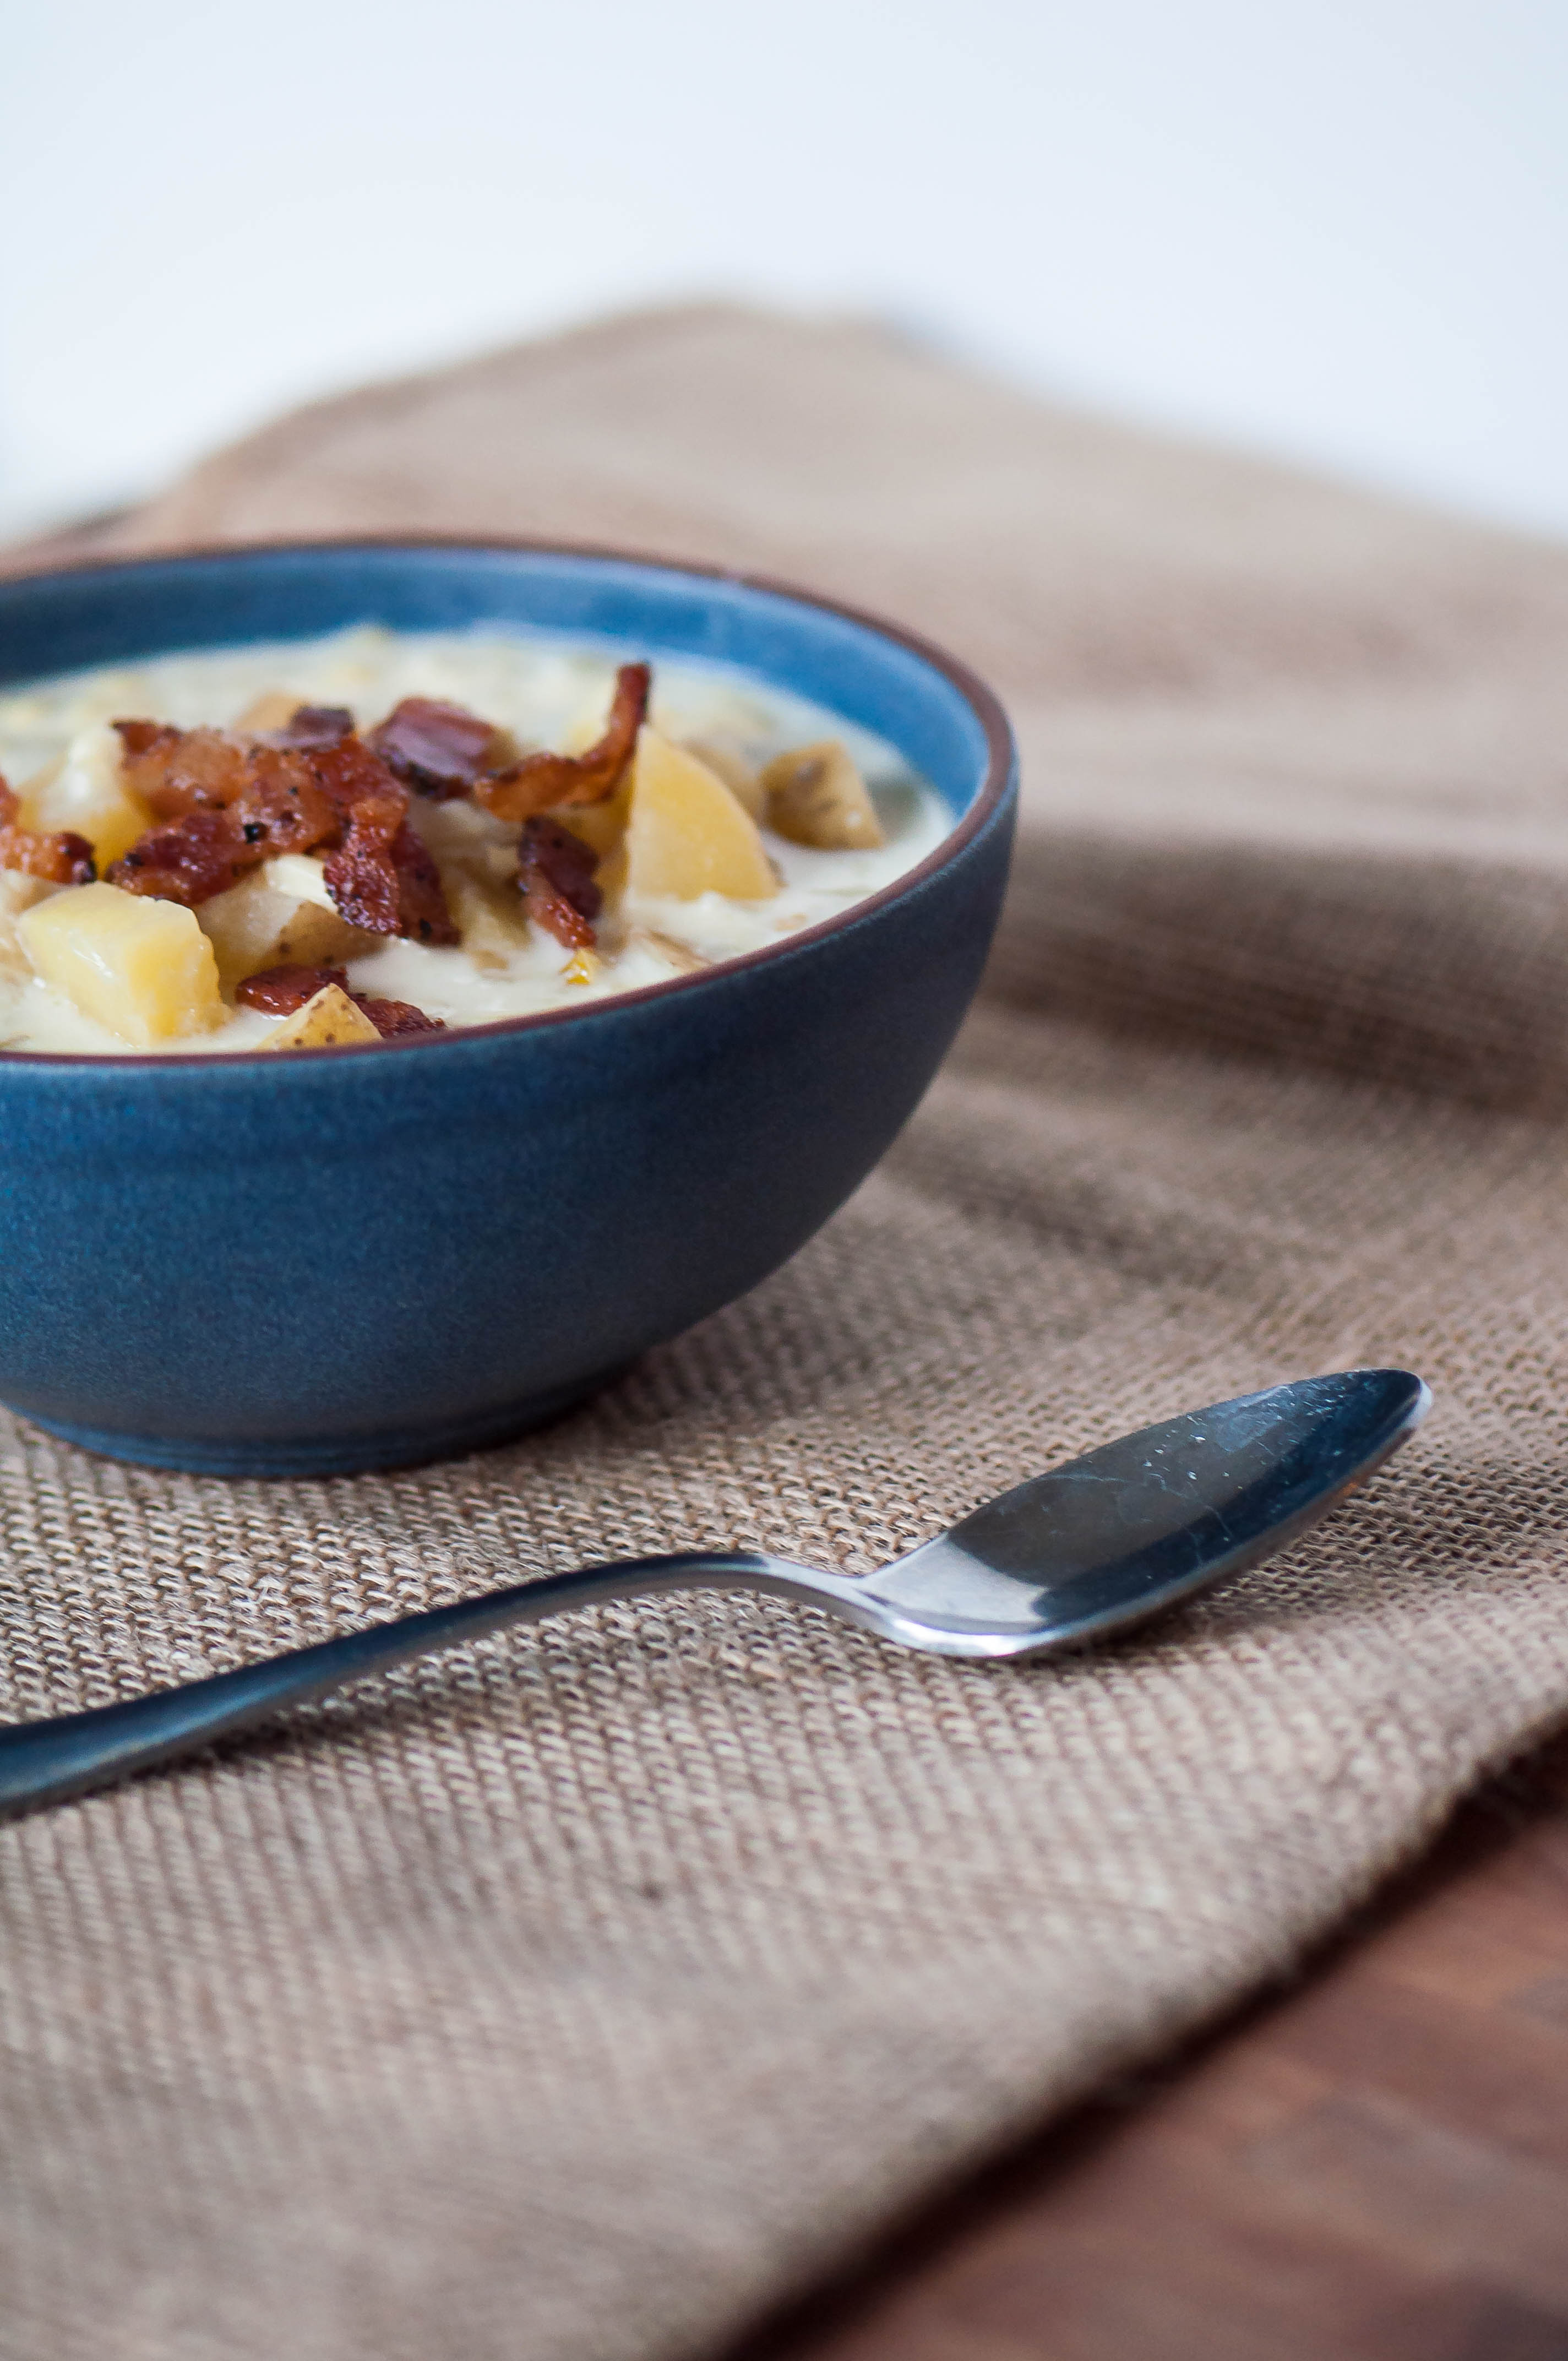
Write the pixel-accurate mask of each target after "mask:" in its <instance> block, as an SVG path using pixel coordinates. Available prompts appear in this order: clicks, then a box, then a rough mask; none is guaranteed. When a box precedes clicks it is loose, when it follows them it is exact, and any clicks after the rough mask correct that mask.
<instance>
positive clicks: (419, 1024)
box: [235, 967, 446, 1041]
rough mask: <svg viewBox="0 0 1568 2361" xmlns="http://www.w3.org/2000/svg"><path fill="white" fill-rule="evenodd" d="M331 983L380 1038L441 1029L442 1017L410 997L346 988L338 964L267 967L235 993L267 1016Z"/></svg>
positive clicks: (289, 1012)
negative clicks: (387, 997)
mask: <svg viewBox="0 0 1568 2361" xmlns="http://www.w3.org/2000/svg"><path fill="white" fill-rule="evenodd" d="M329 983H335V984H336V986H337V988H338V990H339V991H340V992H347V993H348V997H349V998H350V1000H352V1001H353V1003H354V1005H355V1006H356V1008H358V1009H362V1010H363V1011H364V1013H365V1015H366V1016H367V1017H368V1018H369V1019H370V1022H371V1024H372V1025H373V1026H374V1027H376V1030H377V1032H378V1033H379V1035H380V1036H381V1038H382V1040H383V1041H390V1040H393V1039H395V1038H397V1037H398V1036H400V1035H401V1034H407V1033H444V1032H445V1030H446V1025H445V1020H444V1018H443V1017H440V1016H426V1015H425V1013H424V1011H423V1009H422V1008H416V1007H415V1006H414V1005H413V1003H412V1002H411V1001H410V1000H378V999H377V998H376V997H375V995H374V994H371V993H365V992H349V991H348V970H347V969H346V968H342V967H269V968H267V969H265V970H264V971H263V972H262V973H261V974H260V975H250V976H247V978H246V980H245V982H244V983H242V984H241V985H240V987H239V990H238V991H237V992H236V994H235V998H236V1000H242V1001H244V1002H245V1004H246V1005H247V1007H249V1008H259V1009H262V1010H264V1011H265V1013H266V1014H267V1015H268V1016H293V1015H294V1013H295V1011H296V1010H297V1009H301V1008H303V1006H304V1005H305V1003H306V1001H307V1000H313V999H314V998H315V996H316V994H317V993H318V992H322V991H324V990H325V988H326V986H327V985H328V984H329Z"/></svg>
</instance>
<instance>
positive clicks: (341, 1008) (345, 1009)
mask: <svg viewBox="0 0 1568 2361" xmlns="http://www.w3.org/2000/svg"><path fill="white" fill-rule="evenodd" d="M380 1038H381V1036H380V1035H379V1034H378V1032H377V1030H376V1027H374V1026H373V1025H372V1024H371V1022H370V1019H369V1018H368V1017H367V1016H366V1014H365V1011H364V1010H363V1009H362V1008H356V1006H355V1005H354V1003H353V1001H352V1000H350V998H349V997H348V994H347V993H346V992H345V991H344V989H343V987H342V985H341V984H337V983H323V986H322V988H321V990H320V991H319V992H318V993H317V994H316V995H315V997H314V998H313V1000H307V1001H306V1003H305V1005H304V1006H303V1007H302V1008H296V1009H295V1011H294V1014H293V1015H292V1016H286V1017H285V1018H284V1019H283V1022H282V1024H281V1025H280V1026H279V1027H278V1029H277V1031H276V1032H275V1033H269V1035H268V1036H267V1038H266V1040H265V1041H263V1043H262V1044H261V1046H262V1048H263V1049H342V1048H344V1047H345V1044H347V1043H349V1042H352V1041H378V1040H379V1039H380Z"/></svg>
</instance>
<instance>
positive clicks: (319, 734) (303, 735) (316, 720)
mask: <svg viewBox="0 0 1568 2361" xmlns="http://www.w3.org/2000/svg"><path fill="white" fill-rule="evenodd" d="M353 730H354V716H353V714H352V713H350V711H349V709H348V708H347V706H346V705H296V707H295V708H294V710H293V711H292V713H291V715H290V716H289V719H288V720H287V721H285V723H284V724H283V727H282V728H281V730H265V731H263V733H262V734H263V736H264V737H265V738H266V740H267V742H268V744H269V745H270V746H334V745H335V744H336V742H337V741H338V740H339V739H340V738H347V737H350V736H351V735H352V734H353Z"/></svg>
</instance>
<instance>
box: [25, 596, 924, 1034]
mask: <svg viewBox="0 0 1568 2361" xmlns="http://www.w3.org/2000/svg"><path fill="white" fill-rule="evenodd" d="M631 675H643V676H642V677H641V685H640V683H639V681H638V680H637V679H634V678H632V677H631ZM389 717H390V719H389ZM116 724H119V725H122V726H121V727H120V728H119V729H116V727H115V725H116ZM334 732H335V733H336V734H335V735H334V734H333V733H334ZM431 746H433V747H434V748H435V752H434V753H433V754H431V753H430V752H429V751H428V750H429V748H430V747H431ZM546 755H550V756H554V762H553V763H551V762H546V761H545V760H544V759H543V758H544V757H545V756H546ZM431 764H433V765H434V768H433V769H432V768H431ZM443 764H444V765H445V768H443ZM0 773H3V774H4V778H5V781H6V782H8V783H9V789H8V792H0V1049H8V1050H21V1051H34V1052H53V1053H57V1054H58V1053H61V1052H65V1053H72V1052H74V1053H78V1054H88V1053H92V1054H99V1055H102V1054H106V1053H107V1054H113V1053H116V1052H117V1053H122V1054H131V1053H134V1054H137V1055H146V1054H148V1053H149V1052H151V1053H159V1054H163V1053H167V1054H172V1055H179V1054H181V1053H184V1054H190V1053H191V1052H192V1051H196V1052H202V1053H206V1052H210V1051H213V1050H225V1051H226V1050H234V1051H249V1050H261V1049H273V1048H289V1047H294V1046H299V1047H314V1046H322V1045H323V1044H325V1043H329V1042H332V1041H337V1040H356V1039H371V1038H383V1037H385V1036H387V1035H388V1034H389V1033H400V1032H411V1031H419V1030H423V1029H429V1028H430V1027H468V1026H476V1025H486V1024H491V1023H494V1022H496V1021H498V1020H499V1019H503V1018H508V1017H517V1016H529V1015H532V1014H534V1013H536V1012H538V1011H541V1010H546V1009H556V1008H565V1007H579V1006H583V1005H587V1004H588V1003H590V1002H592V1001H596V1000H599V999H603V998H605V997H607V996H609V995H611V994H618V993H624V992H629V991H635V990H638V989H641V988H642V987H644V986H646V985H649V984H653V983H663V982H667V981H668V980H669V979H670V978H671V977H672V976H674V975H678V974H681V973H684V972H690V971H692V970H695V969H697V968H700V967H703V966H706V965H708V964H711V963H713V962H716V961H722V960H725V959H729V958H732V957H734V956H736V955H738V954H740V953H743V952H747V951H751V950H758V949H761V948H762V947H763V946H765V945H767V944H770V943H773V942H777V941H778V940H779V939H781V938H783V937H786V936H788V935H791V934H795V933H797V932H798V931H799V930H800V929H801V928H806V927H810V926H813V925H815V924H817V922H818V921H820V920H822V919H825V918H828V917H834V916H835V915H837V914H838V913H839V912H841V911H843V910H845V909H847V908H849V907H850V906H852V905H853V904H854V903H856V902H858V901H861V900H862V899H863V898H864V897H865V896H866V895H869V894H872V893H874V892H876V891H877V890H878V889H879V888H880V887H882V886H883V885H886V884H890V883H892V882H893V880H894V879H895V878H897V877H899V876H900V875H902V874H903V873H905V871H906V870H908V869H910V868H912V867H913V866H915V865H916V863H917V862H920V861H922V860H924V859H925V858H926V856H927V854H928V853H930V852H931V851H933V850H934V849H935V848H936V847H937V845H938V844H939V843H940V841H941V840H942V839H943V837H944V836H945V835H946V834H947V833H948V829H949V828H950V827H951V825H952V820H951V815H950V814H949V813H948V810H947V808H946V807H945V806H944V805H943V804H942V803H941V801H940V800H939V798H938V796H937V795H936V794H935V792H934V791H933V790H932V789H931V788H930V787H929V786H928V785H927V784H926V783H925V782H923V781H922V780H921V779H919V778H918V777H916V775H915V774H913V773H912V772H911V771H910V769H909V767H908V765H907V764H906V763H905V762H904V761H903V759H902V758H901V757H900V756H899V755H898V754H897V753H896V752H895V751H894V749H893V748H892V747H891V746H890V745H888V744H887V743H886V742H885V741H882V740H881V739H878V738H875V737H872V735H870V734H869V733H867V732H866V731H864V730H860V729H857V728H856V727H855V726H854V725H853V724H851V723H850V722H847V721H845V720H843V719H840V718H839V717H838V716H836V715H834V714H832V713H831V712H828V711H827V710H826V709H824V708H820V707H817V706H814V705H811V704H809V703H806V701H804V700H802V699H800V698H797V697H793V696H791V695H789V694H788V693H786V692H784V691H782V690H779V689H775V688H773V687H772V686H768V685H765V684H764V683H762V682H761V681H759V680H755V679H753V678H751V677H750V676H749V675H744V674H742V673H740V672H739V671H736V670H732V669H729V668H727V667H721V666H718V665H717V664H700V663H696V662H691V661H684V662H678V663H677V662H665V661H663V660H660V661H658V662H657V663H655V664H654V665H653V666H652V683H651V694H650V692H649V685H648V683H647V681H646V677H645V672H644V668H643V667H641V666H639V665H636V664H630V663H627V662H623V661H622V660H621V659H620V658H618V657H617V656H616V655H614V654H611V653H606V652H605V650H604V649H603V648H602V647H590V646H585V645H581V644H568V643H565V642H557V641H554V640H551V639H546V638H538V639H521V638H517V637H511V636H508V635H505V634H503V633H502V632H500V631H497V630H474V631H463V632H452V633H444V634H402V633H394V632H390V631H384V630H380V629H378V628H373V627H368V626H366V627H360V628H356V629H353V630H350V631H342V632H338V633H334V634H333V635H332V636H330V637H326V638H323V639H319V640H315V641H309V642H287V643H282V644H278V645H271V646H247V647H244V648H239V649H225V650H220V651H215V652H199V653H184V654H172V655H166V656H160V657H158V658H156V659H149V660H148V661H146V662H143V663H139V664H135V665H134V666H124V667H115V668H113V669H104V670H100V671H95V672H90V673H82V674H77V675H71V676H69V677H61V678H59V679H55V680H50V681H45V682H39V683H35V684H32V685H31V686H27V687H26V688H22V689H16V690H12V691H10V692H8V693H4V694H0ZM236 782H237V783H238V784H237V785H236ZM291 783H292V784H291ZM345 783H346V784H345ZM263 790H265V792H262V791H263ZM323 794H324V795H325V796H327V798H328V801H327V802H325V803H321V796H322V795H323ZM542 797H544V798H547V800H543V801H541V798H542ZM290 798H293V800H292V801H291V800H290ZM317 804H320V810H321V813H323V814H324V815H325V817H324V818H321V817H319V816H318V817H317V818H315V819H314V821H313V822H312V823H311V825H307V824H306V822H305V821H304V820H302V819H301V818H300V814H301V812H302V809H304V808H305V807H310V809H311V810H312V811H314V810H315V808H316V806H317ZM258 815H259V817H258ZM312 830H313V831H314V832H312ZM378 862H379V864H380V866H379V868H378V866H377V863H378ZM411 914H412V915H411ZM280 979H282V980H281V981H280ZM389 1010H390V1011H393V1012H397V1011H399V1010H400V1011H401V1012H402V1015H401V1016H397V1015H395V1014H394V1015H393V1016H389V1015H388V1013H387V1012H388V1011H389ZM329 1017H330V1018H331V1019H332V1023H333V1024H334V1025H336V1027H337V1028H338V1029H336V1030H333V1029H330V1027H328V1029H324V1030H323V1027H327V1021H328V1018H329ZM416 1020H417V1021H416ZM312 1028H314V1029H312Z"/></svg>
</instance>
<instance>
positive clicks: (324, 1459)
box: [21, 1362, 626, 1476]
mask: <svg viewBox="0 0 1568 2361" xmlns="http://www.w3.org/2000/svg"><path fill="white" fill-rule="evenodd" d="M624 1367H626V1364H625V1363H624V1362H621V1363H618V1364H617V1366H616V1367H614V1368H612V1369H605V1370H602V1371H601V1372H600V1373H599V1374H598V1376H597V1377H592V1378H577V1379H576V1382H575V1383H573V1384H572V1385H569V1386H562V1387H560V1388H558V1389H556V1390H555V1391H554V1392H553V1393H546V1394H535V1395H533V1396H532V1397H531V1398H530V1400H527V1401H524V1402H514V1403H511V1404H510V1405H509V1406H508V1407H507V1408H506V1409H504V1410H492V1411H479V1412H477V1413H476V1414H475V1415H474V1416H473V1417H470V1418H463V1419H455V1420H454V1421H452V1422H451V1423H450V1424H447V1425H444V1426H420V1427H411V1428H407V1429H403V1430H400V1431H394V1432H391V1433H385V1434H343V1435H327V1436H323V1437H320V1438H316V1437H311V1436H295V1437H282V1436H266V1437H263V1438H261V1439H259V1440H258V1441H256V1442H247V1441H245V1440H244V1439H243V1438H242V1437H239V1436H224V1437H221V1438H217V1437H207V1436H203V1435H155V1434H115V1433H109V1432H106V1431H105V1430H104V1429H102V1428H100V1427H95V1426H74V1425H71V1423H70V1422H68V1421H66V1420H64V1419H56V1418H40V1417H39V1416H38V1412H37V1411H22V1413H21V1415H22V1416H23V1417H24V1418H28V1419H30V1420H31V1421H32V1423H33V1424H34V1425H35V1426H41V1427H42V1428H43V1430H44V1433H46V1434H55V1435H58V1436H59V1437H60V1440H61V1442H62V1443H74V1444H79V1445H80V1447H81V1448H82V1450H83V1451H94V1452H96V1453H97V1454H98V1455H99V1456H100V1457H101V1458H104V1459H125V1460H128V1461H129V1462H130V1463H131V1465H132V1466H137V1467H177V1468H179V1469H181V1471H182V1472H183V1473H184V1474H186V1475H191V1476H364V1475H368V1474H370V1473H372V1472H373V1471H374V1470H375V1469H377V1468H386V1467H418V1466H422V1465H423V1464H424V1463H425V1462H426V1461H429V1460H432V1459H457V1458H460V1457H461V1456H462V1455H464V1453H466V1452H469V1451H488V1450H489V1449H491V1448H493V1446H494V1445H495V1444H499V1443H510V1441H511V1440H512V1438H513V1436H514V1435H519V1434H526V1433H528V1432H529V1430H530V1428H531V1427H536V1426H543V1425H544V1424H545V1423H546V1422H548V1421H549V1420H551V1419H553V1418H558V1417H559V1416H560V1415H561V1413H562V1411H567V1410H571V1409H572V1408H574V1407H575V1405H576V1403H578V1402H580V1401H586V1400H587V1398H588V1396H589V1395H590V1394H594V1393H598V1390H599V1389H600V1387H601V1386H607V1385H609V1383H610V1382H611V1380H612V1379H613V1378H618V1377H620V1374H621V1370H622V1369H623V1368H624Z"/></svg>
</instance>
